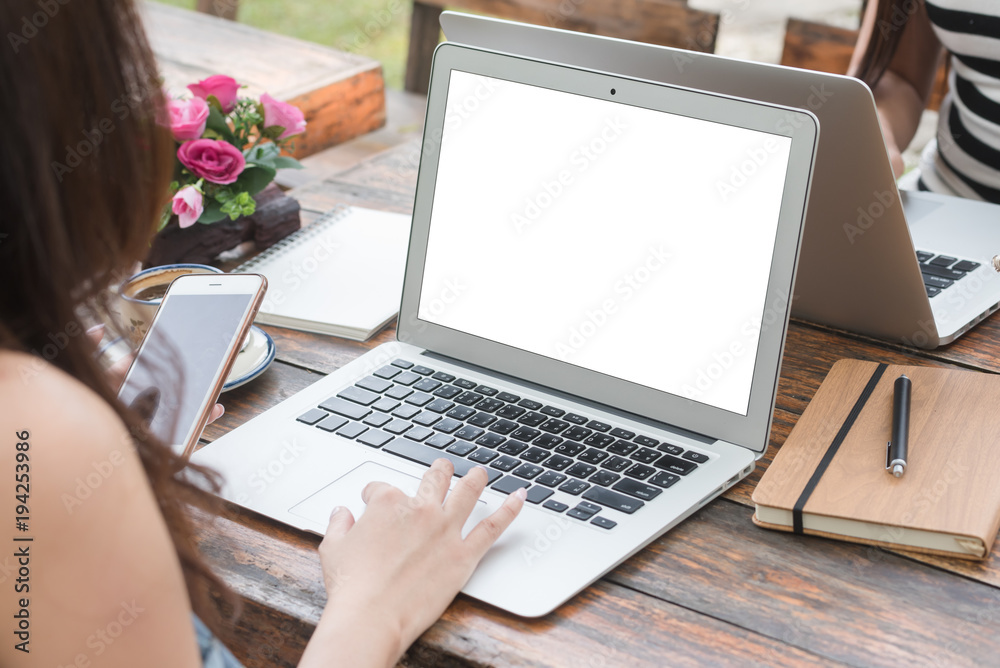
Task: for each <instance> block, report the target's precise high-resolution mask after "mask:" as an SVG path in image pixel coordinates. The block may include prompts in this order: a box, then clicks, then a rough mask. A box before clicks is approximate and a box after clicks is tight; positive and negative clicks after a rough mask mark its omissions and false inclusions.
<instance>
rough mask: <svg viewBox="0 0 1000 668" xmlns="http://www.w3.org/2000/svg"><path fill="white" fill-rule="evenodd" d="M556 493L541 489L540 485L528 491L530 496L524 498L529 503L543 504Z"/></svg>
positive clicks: (533, 486) (544, 488)
mask: <svg viewBox="0 0 1000 668" xmlns="http://www.w3.org/2000/svg"><path fill="white" fill-rule="evenodd" d="M554 493H555V492H553V491H552V490H551V489H549V488H547V487H539V486H538V485H532V486H531V487H530V488H529V489H528V496H526V497H525V498H524V500H525V501H527V502H528V503H541V502H542V501H544V500H545V499H547V498H549V497H550V496H552V495H553V494H554Z"/></svg>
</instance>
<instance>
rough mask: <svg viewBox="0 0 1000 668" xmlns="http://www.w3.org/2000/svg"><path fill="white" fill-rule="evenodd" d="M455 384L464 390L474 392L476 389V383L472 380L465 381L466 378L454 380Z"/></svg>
mask: <svg viewBox="0 0 1000 668" xmlns="http://www.w3.org/2000/svg"><path fill="white" fill-rule="evenodd" d="M453 384H454V385H456V386H457V387H460V388H462V389H463V390H474V389H476V384H475V383H473V382H472V381H471V380H465V379H464V378H458V379H456V380H454V381H453Z"/></svg>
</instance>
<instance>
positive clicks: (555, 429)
mask: <svg viewBox="0 0 1000 668" xmlns="http://www.w3.org/2000/svg"><path fill="white" fill-rule="evenodd" d="M568 427H569V422H566V421H565V420H557V419H555V418H552V419H551V420H547V421H546V422H545V423H544V424H542V426H540V427H539V429H541V430H542V431H547V432H548V433H550V434H558V433H559V432H561V431H564V430H565V429H566V428H568Z"/></svg>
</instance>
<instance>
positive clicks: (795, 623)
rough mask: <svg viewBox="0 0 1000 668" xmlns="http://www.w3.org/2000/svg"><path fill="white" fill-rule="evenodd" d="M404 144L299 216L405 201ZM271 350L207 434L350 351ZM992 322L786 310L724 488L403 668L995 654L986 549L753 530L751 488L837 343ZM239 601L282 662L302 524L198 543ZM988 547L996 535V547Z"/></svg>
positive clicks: (467, 625) (998, 628)
mask: <svg viewBox="0 0 1000 668" xmlns="http://www.w3.org/2000/svg"><path fill="white" fill-rule="evenodd" d="M417 155H418V153H417V147H416V145H415V144H409V145H404V146H401V147H398V148H396V149H392V150H390V151H387V152H385V153H382V154H379V155H378V156H376V157H374V158H372V159H369V160H368V161H366V162H363V163H361V164H359V165H358V166H356V167H354V168H352V169H349V170H347V171H345V172H342V173H340V174H338V175H336V176H334V177H330V178H327V179H326V180H324V181H322V182H320V183H316V184H313V185H310V186H305V187H302V188H300V189H298V190H297V191H294V192H293V194H294V195H296V196H297V197H299V198H300V200H301V202H302V206H303V211H304V212H305V215H306V216H307V217H315V216H316V215H318V214H319V213H320V212H322V211H324V210H326V209H327V208H329V207H330V206H332V205H333V204H335V203H338V202H346V203H355V204H360V205H365V206H370V207H382V208H385V209H391V210H394V211H408V210H409V208H410V204H411V201H412V199H411V198H412V195H413V189H414V183H415V174H416V158H417ZM268 331H269V332H270V333H271V335H272V336H273V337H274V339H275V341H276V343H277V347H278V358H277V360H276V361H275V363H274V365H273V366H272V367H271V368H270V369H269V370H268V371H267V373H265V374H264V375H263V376H262V377H261V378H259V379H258V380H256V381H254V382H253V383H250V384H249V385H247V386H245V387H243V388H240V389H237V390H235V391H233V392H231V393H229V394H227V395H226V396H225V399H224V401H225V403H226V408H227V411H226V415H225V416H224V417H223V418H222V419H221V420H220V421H219V422H217V423H216V424H213V425H211V426H209V428H208V429H207V430H206V433H205V437H204V438H205V440H207V441H211V440H212V439H214V438H216V437H218V436H219V435H221V434H222V433H225V432H227V431H229V430H230V429H232V428H233V427H235V426H236V425H238V424H240V423H242V422H244V421H246V420H247V419H249V418H251V417H253V416H254V415H257V414H258V413H260V412H261V411H263V410H264V409H266V408H269V407H271V406H273V405H275V404H277V403H279V402H280V401H282V400H283V399H285V398H287V397H289V396H291V395H292V394H293V393H295V392H296V391H298V390H300V389H302V388H304V387H306V386H307V385H309V384H311V383H313V382H314V381H316V380H317V379H318V378H319V377H320V376H321V375H322V374H325V373H329V372H331V371H333V370H335V369H337V368H338V367H340V366H342V365H343V364H344V363H346V362H347V361H349V360H351V359H353V358H354V357H356V356H358V355H360V354H361V353H363V352H364V351H365V350H367V349H370V348H372V347H373V346H376V345H378V344H380V343H382V342H385V341H388V340H391V339H392V337H393V336H394V332H393V331H385V332H383V333H382V334H381V335H379V336H377V337H375V339H374V340H372V341H369V342H367V343H353V342H349V341H344V340H341V339H335V338H327V337H322V336H314V335H310V334H304V333H299V332H293V331H291V330H285V329H278V328H268ZM998 341H1000V320H998V319H997V318H991V319H989V320H988V321H987V322H985V323H983V324H981V325H979V326H978V327H977V328H976V329H975V330H973V331H972V332H971V333H970V334H968V335H967V336H965V337H964V338H962V339H961V340H960V341H959V342H958V343H956V344H953V345H951V346H949V347H947V348H944V349H941V350H937V351H933V352H926V351H916V350H911V349H906V348H903V347H901V346H897V345H893V344H888V343H884V342H879V341H873V340H869V339H865V338H862V337H859V336H855V335H851V334H846V333H841V332H835V331H830V330H828V329H824V328H820V327H816V326H813V325H809V324H805V323H798V322H794V323H792V325H791V327H790V329H789V333H788V341H787V346H786V350H785V355H784V360H783V366H782V373H781V380H780V383H779V388H778V390H779V391H778V400H777V408H776V410H775V418H774V426H773V428H772V430H771V443H770V444H771V448H770V449H769V450H768V453H767V456H766V457H765V458H764V459H763V460H762V461H761V462H760V463H759V464H758V467H757V470H756V471H755V472H754V473H753V474H752V475H751V476H750V477H749V478H748V479H747V480H745V481H744V482H742V483H741V484H739V485H737V486H736V487H734V488H733V489H732V490H730V491H728V492H727V493H726V494H725V495H724V496H723V497H721V498H720V499H717V500H715V501H713V502H712V503H710V504H709V505H708V506H706V507H705V508H703V509H702V510H700V511H698V512H697V513H696V514H695V515H694V516H693V517H692V518H690V519H688V520H687V521H685V522H683V523H682V524H681V525H680V526H678V527H677V528H675V529H674V530H673V531H671V532H669V533H668V534H667V535H665V536H663V537H661V538H660V539H658V540H656V541H654V542H653V543H652V544H651V545H650V546H649V547H647V548H646V549H644V550H642V551H641V552H640V553H639V554H638V555H636V556H635V557H633V558H631V559H629V560H628V561H627V562H625V563H624V564H622V565H621V566H620V567H618V568H617V569H615V570H614V571H613V572H611V573H610V574H609V575H608V576H606V577H604V578H602V579H601V580H600V581H598V582H597V583H595V584H593V585H591V586H590V587H588V588H587V589H585V590H584V591H583V592H581V593H580V594H578V595H577V596H575V597H574V598H573V599H571V600H570V601H569V602H568V603H566V604H565V605H563V606H562V607H561V608H559V609H558V610H556V611H555V612H554V613H552V614H550V615H548V616H547V617H544V618H541V619H537V620H525V619H521V618H518V617H514V616H512V615H510V614H507V613H505V612H503V611H500V610H497V609H495V608H492V607H490V606H488V605H485V604H482V603H480V602H478V601H475V600H472V599H470V598H467V597H465V596H463V595H459V597H458V598H457V599H456V601H455V602H454V603H453V604H452V606H451V607H450V608H449V609H448V611H447V612H446V613H445V615H444V616H443V617H442V619H441V620H440V621H439V622H438V623H437V624H435V625H434V626H433V627H432V628H431V629H430V630H429V631H427V633H425V634H424V635H423V636H422V637H421V638H420V640H419V641H418V642H417V643H416V644H415V645H414V646H413V647H412V648H411V649H410V651H409V652H408V653H407V655H406V657H405V658H404V664H405V665H407V666H410V665H412V666H424V665H426V666H465V665H471V666H511V665H530V666H586V667H601V666H666V665H712V666H715V665H755V664H756V665H767V666H785V665H852V666H861V665H885V666H899V665H938V666H962V665H967V666H985V665H1000V556H998V555H1000V552H997V551H995V552H993V555H992V556H991V557H990V559H988V560H987V561H985V562H982V563H979V562H970V561H963V560H960V559H945V558H941V557H931V556H922V555H915V554H907V553H903V552H896V551H890V550H882V549H878V548H874V547H867V546H861V545H851V544H847V543H840V542H836V541H831V540H824V539H821V538H813V537H798V536H794V535H790V534H785V533H779V532H773V531H765V530H763V529H759V528H757V527H755V526H754V525H753V524H752V523H751V521H750V516H751V515H752V512H753V511H752V506H751V502H750V494H751V492H752V490H753V488H754V485H755V484H756V483H757V481H758V480H759V478H760V474H761V473H762V472H763V471H764V469H766V468H767V465H768V463H769V462H770V461H771V458H772V456H773V454H774V452H775V450H776V449H777V448H778V447H780V446H781V444H782V443H783V442H784V441H785V438H786V437H787V436H788V432H789V430H790V429H791V427H792V425H793V424H794V423H795V421H796V419H797V418H798V416H799V415H801V413H802V411H803V409H804V408H805V407H806V404H807V403H808V402H809V399H810V398H811V397H812V396H813V394H814V393H815V391H816V389H817V388H818V387H819V384H820V382H821V381H822V379H823V377H824V376H825V375H826V373H827V371H828V370H829V369H830V366H831V365H832V364H833V363H834V362H835V361H836V360H838V359H840V358H844V357H853V358H860V359H865V360H877V361H884V362H889V363H896V364H923V365H930V366H944V367H959V368H968V369H981V370H984V371H990V372H997V371H998V370H1000V347H998V345H997V342H998ZM201 544H202V547H203V548H204V549H205V551H206V552H207V553H208V554H209V555H210V557H211V558H212V559H213V560H214V561H215V563H216V564H217V568H218V571H219V572H220V573H221V575H222V576H223V577H224V579H225V580H226V581H227V582H228V583H229V584H230V585H231V586H232V587H233V588H234V589H235V590H236V591H237V592H238V593H239V594H240V595H241V596H242V598H243V599H244V601H245V612H244V616H243V619H242V620H241V621H240V624H239V628H238V630H237V631H236V632H235V633H234V635H233V636H232V637H228V638H226V642H227V643H228V644H229V645H230V646H231V647H233V648H234V650H235V652H236V654H237V655H238V656H239V657H240V658H241V659H242V660H243V661H245V662H246V664H247V665H249V666H292V665H295V663H296V661H297V660H298V658H299V656H300V654H301V652H302V650H303V648H304V646H305V643H306V641H307V640H308V638H309V635H310V633H311V632H312V629H313V625H314V624H315V623H316V621H317V620H318V619H319V615H320V612H321V610H322V607H323V604H324V601H325V593H324V590H323V584H322V579H321V575H320V566H319V560H318V557H317V554H316V546H317V545H318V544H319V539H318V538H317V537H315V536H312V535H308V534H305V533H301V532H299V531H296V530H292V529H289V528H287V527H285V526H283V525H280V524H278V523H275V522H273V521H270V520H268V519H266V518H262V517H260V516H257V515H255V514H252V513H249V512H248V511H244V512H243V513H242V515H241V516H240V517H239V518H238V519H237V520H235V521H228V520H227V521H220V522H219V524H218V525H217V527H216V528H215V529H214V530H212V531H211V532H207V533H206V534H205V535H204V536H203V537H202V539H201ZM998 549H1000V548H998Z"/></svg>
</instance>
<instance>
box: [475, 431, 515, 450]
mask: <svg viewBox="0 0 1000 668" xmlns="http://www.w3.org/2000/svg"><path fill="white" fill-rule="evenodd" d="M506 440H507V439H506V438H504V437H503V436H501V435H500V434H491V433H487V434H483V435H482V436H481V437H479V438H478V439H476V443H477V444H478V445H485V446H486V447H487V448H496V447H497V446H498V445H500V444H501V443H503V442H504V441H506Z"/></svg>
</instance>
